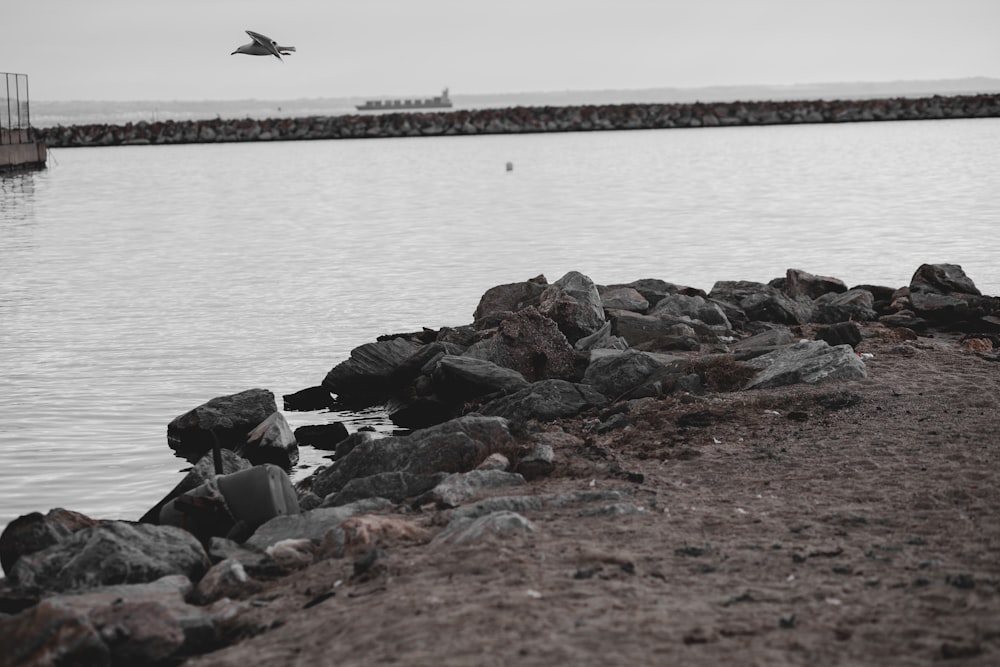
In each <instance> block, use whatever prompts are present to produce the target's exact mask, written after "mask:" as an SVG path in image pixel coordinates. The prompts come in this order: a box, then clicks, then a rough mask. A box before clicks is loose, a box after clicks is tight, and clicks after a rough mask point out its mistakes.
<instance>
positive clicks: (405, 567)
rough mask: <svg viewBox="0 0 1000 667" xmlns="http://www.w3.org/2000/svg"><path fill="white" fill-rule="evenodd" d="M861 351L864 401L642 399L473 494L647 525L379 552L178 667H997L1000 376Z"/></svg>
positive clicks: (952, 357)
mask: <svg viewBox="0 0 1000 667" xmlns="http://www.w3.org/2000/svg"><path fill="white" fill-rule="evenodd" d="M803 333H804V334H806V335H808V333H809V332H808V331H806V332H803ZM866 334H867V336H866V339H865V341H864V342H863V343H862V344H861V345H860V346H859V351H861V352H868V353H871V354H873V355H874V358H872V359H869V360H867V362H866V363H867V365H868V369H869V379H868V380H866V381H861V382H848V383H831V384H827V385H821V386H818V387H803V386H797V387H790V388H785V389H779V390H767V391H755V392H736V393H723V394H708V395H705V396H701V397H687V398H686V399H685V398H684V397H678V396H669V397H667V398H666V399H664V400H648V401H645V402H643V403H641V404H639V405H636V406H634V408H633V410H632V411H631V412H630V417H631V418H632V420H633V421H634V423H635V425H634V426H633V427H631V428H627V429H624V430H615V431H612V432H609V433H607V434H604V435H596V434H594V433H592V432H586V431H585V429H587V427H588V426H591V425H593V423H594V422H595V417H596V415H584V416H581V417H580V418H578V419H573V420H566V421H564V422H562V423H559V424H547V425H544V426H543V428H545V429H546V430H557V429H563V430H565V431H566V432H568V433H572V434H576V435H578V436H579V437H580V438H581V441H580V442H578V443H577V445H570V446H566V447H563V448H559V449H557V452H556V454H557V457H558V467H557V470H556V472H555V473H554V474H553V475H552V476H551V477H549V478H546V479H542V480H538V481H534V482H531V483H530V484H529V485H528V486H527V487H521V488H516V489H513V490H511V489H505V490H502V491H496V492H493V493H494V495H501V494H504V495H514V494H550V493H562V492H568V491H574V490H588V489H632V490H634V491H635V496H634V502H635V503H636V504H641V505H642V506H643V507H644V508H645V509H646V510H648V513H645V514H633V515H624V516H591V517H581V516H579V514H578V513H579V509H580V508H579V507H567V508H564V509H558V510H545V511H542V512H537V513H531V512H526V513H525V516H526V517H527V518H528V519H530V521H531V522H532V523H533V524H534V526H535V529H536V530H535V531H534V532H533V533H530V534H521V535H515V536H506V537H503V538H490V539H489V540H488V541H486V542H480V543H477V544H475V545H472V546H463V547H456V546H443V545H435V544H414V543H413V542H412V541H407V539H406V538H405V536H403V537H398V538H397V539H390V540H388V541H387V542H386V543H385V544H384V545H383V547H384V550H385V556H384V558H381V559H380V560H378V561H377V562H376V563H375V565H374V566H373V567H372V568H371V569H369V570H367V571H366V572H364V573H362V574H360V575H356V574H355V566H354V559H353V558H345V559H340V560H327V561H323V562H320V563H317V564H316V565H313V566H311V567H310V568H308V569H306V570H303V571H300V572H298V573H297V574H295V575H292V576H290V577H287V578H285V579H283V580H279V581H275V582H269V583H268V584H267V587H266V589H265V590H264V592H263V593H258V594H256V595H254V596H253V597H252V598H251V599H253V600H255V603H254V605H255V606H252V607H251V608H250V610H249V611H247V612H246V613H245V614H243V615H242V616H241V617H240V618H239V623H238V625H241V626H243V627H244V628H245V627H246V626H247V625H248V624H249V625H251V626H254V627H256V632H257V633H258V634H256V636H252V637H250V636H246V635H248V634H253V633H247V632H246V631H244V635H245V636H244V637H243V638H241V639H240V640H239V641H238V642H237V643H235V644H234V645H232V646H229V647H227V648H224V649H220V650H218V651H216V652H215V653H212V654H208V655H204V656H200V657H198V658H193V659H191V660H189V661H188V662H187V663H186V664H189V665H192V666H194V665H233V666H239V667H246V666H247V665H299V664H301V665H320V664H331V665H341V666H347V665H389V664H393V665H581V666H582V665H595V666H597V665H600V666H601V667H604V666H606V665H626V664H627V665H654V664H683V665H720V664H733V665H928V664H939V663H940V664H948V665H953V664H954V665H997V664H1000V362H997V361H996V356H995V353H991V352H986V353H977V352H975V351H971V350H967V349H963V348H962V347H961V346H960V345H959V342H958V337H951V336H946V337H942V336H938V337H935V338H920V339H919V340H916V341H908V342H905V343H904V342H903V341H900V340H899V339H898V338H896V337H895V336H893V335H892V334H891V332H889V331H888V330H886V329H884V328H882V327H880V326H879V325H869V326H867V327H866ZM685 415H687V416H686V417H685ZM691 415H693V416H691ZM682 417H683V418H682ZM679 418H682V419H680V422H678V419H679ZM679 423H680V424H682V425H679ZM628 473H641V475H642V477H643V479H642V481H641V482H640V483H637V482H635V481H629V479H628V475H627V474H628ZM631 479H632V480H635V479H636V477H635V476H634V475H633V476H632V478H631ZM397 516H398V518H401V519H405V520H407V521H410V522H413V523H415V524H417V525H419V526H421V527H424V528H427V529H430V530H431V531H433V532H436V531H438V530H440V527H441V526H442V525H443V523H444V521H445V520H446V519H447V517H446V516H443V515H442V514H441V513H438V512H433V511H427V512H420V513H410V514H400V515H397ZM338 582H339V584H338ZM331 592H333V593H335V595H333V596H330V597H327V598H326V599H323V596H324V595H326V594H329V593H331ZM310 602H312V605H311V606H308V607H306V605H307V604H309V603H310Z"/></svg>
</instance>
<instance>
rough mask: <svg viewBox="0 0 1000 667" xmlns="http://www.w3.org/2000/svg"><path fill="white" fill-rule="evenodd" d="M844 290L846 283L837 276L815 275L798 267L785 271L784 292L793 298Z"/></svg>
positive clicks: (817, 296) (812, 297) (816, 297)
mask: <svg viewBox="0 0 1000 667" xmlns="http://www.w3.org/2000/svg"><path fill="white" fill-rule="evenodd" d="M846 291H847V285H846V284H844V281H842V280H840V279H839V278H830V277H828V276H815V275H813V274H811V273H807V272H805V271H802V270H800V269H788V270H787V271H785V293H786V294H787V295H788V296H790V297H791V298H793V299H794V298H796V297H800V296H804V297H807V298H810V299H818V298H819V297H821V296H823V295H824V294H828V293H831V292H832V293H834V294H839V293H841V292H846Z"/></svg>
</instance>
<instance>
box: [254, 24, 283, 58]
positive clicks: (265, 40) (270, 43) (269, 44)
mask: <svg viewBox="0 0 1000 667" xmlns="http://www.w3.org/2000/svg"><path fill="white" fill-rule="evenodd" d="M247 34H248V35H250V37H251V38H252V39H253V41H255V42H257V43H258V44H260V45H261V46H263V47H264V48H265V49H266V50H267V52H268V53H270V54H271V55H272V56H274V57H275V58H277V59H278V60H281V54H280V53H278V43H277V42H276V41H274V40H273V39H271V38H270V37H267V36H265V35H262V34H260V33H259V32H254V31H253V30H247Z"/></svg>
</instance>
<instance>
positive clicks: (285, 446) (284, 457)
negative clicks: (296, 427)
mask: <svg viewBox="0 0 1000 667" xmlns="http://www.w3.org/2000/svg"><path fill="white" fill-rule="evenodd" d="M243 455H244V456H246V458H247V459H249V460H250V462H251V463H253V464H254V465H261V464H264V463H273V464H274V465H276V466H279V467H280V468H283V469H285V470H290V469H291V468H292V466H294V465H295V464H296V463H298V462H299V443H298V442H296V440H295V434H294V433H292V427H291V426H289V425H288V421H287V420H286V419H285V416H284V415H283V414H281V413H280V412H274V413H272V414H270V415H268V417H267V419H265V420H264V421H262V422H261V423H259V424H257V426H255V427H254V428H253V429H251V431H250V432H249V433H248V434H247V441H246V444H245V446H244V448H243Z"/></svg>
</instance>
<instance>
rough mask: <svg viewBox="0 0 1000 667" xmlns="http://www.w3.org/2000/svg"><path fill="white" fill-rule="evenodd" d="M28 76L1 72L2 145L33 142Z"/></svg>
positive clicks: (0, 128) (0, 136) (0, 131)
mask: <svg viewBox="0 0 1000 667" xmlns="http://www.w3.org/2000/svg"><path fill="white" fill-rule="evenodd" d="M30 134H31V116H30V114H29V108H28V75H27V74H14V73H11V72H0V144H26V143H30V142H31V137H30Z"/></svg>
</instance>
